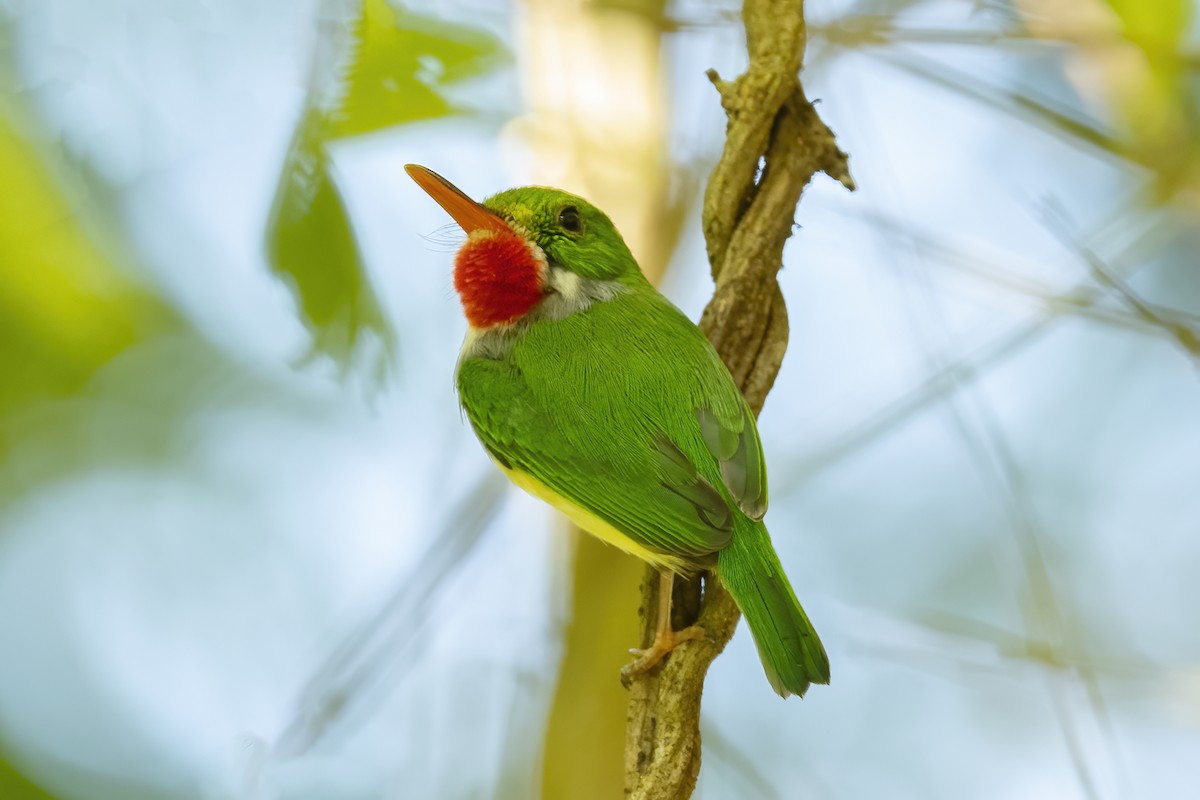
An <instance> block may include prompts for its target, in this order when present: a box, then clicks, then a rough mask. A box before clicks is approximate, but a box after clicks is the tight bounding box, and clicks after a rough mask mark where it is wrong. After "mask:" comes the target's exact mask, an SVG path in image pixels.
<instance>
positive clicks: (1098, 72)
mask: <svg viewBox="0 0 1200 800" xmlns="http://www.w3.org/2000/svg"><path fill="white" fill-rule="evenodd" d="M1016 5H1017V7H1018V8H1019V9H1020V10H1021V12H1022V18H1023V21H1024V22H1025V24H1026V26H1027V27H1028V28H1029V30H1030V32H1031V33H1033V34H1034V35H1035V36H1038V37H1042V38H1046V39H1060V40H1063V41H1067V42H1071V43H1072V46H1071V48H1070V50H1069V51H1067V53H1066V56H1065V62H1064V73H1065V76H1066V77H1067V79H1068V80H1070V81H1071V83H1072V84H1073V86H1074V87H1075V88H1076V89H1077V90H1078V91H1079V93H1080V95H1081V96H1083V98H1084V99H1085V100H1087V101H1089V102H1090V103H1091V104H1092V105H1093V106H1096V105H1099V106H1102V107H1104V108H1105V109H1106V110H1107V111H1108V112H1109V115H1110V116H1111V123H1110V124H1111V125H1112V127H1113V128H1114V130H1115V131H1116V136H1117V138H1118V140H1119V141H1120V144H1121V150H1122V152H1123V154H1124V155H1125V156H1126V157H1127V158H1129V159H1131V160H1132V161H1134V162H1136V163H1139V164H1142V165H1144V166H1146V167H1148V168H1149V169H1151V170H1153V172H1154V173H1155V176H1156V179H1157V180H1156V188H1157V193H1158V197H1159V199H1160V200H1168V199H1170V198H1171V197H1173V196H1174V195H1176V194H1177V193H1178V192H1179V191H1180V190H1184V189H1190V190H1193V191H1194V190H1196V189H1197V188H1200V108H1198V107H1197V97H1196V93H1195V91H1194V89H1193V88H1192V82H1193V80H1194V76H1193V74H1192V73H1193V72H1194V69H1195V63H1194V61H1195V59H1194V58H1191V57H1189V56H1188V55H1187V54H1186V53H1184V51H1183V50H1182V48H1183V47H1184V45H1185V44H1186V40H1185V37H1186V34H1187V31H1188V29H1189V26H1190V24H1191V17H1192V12H1193V9H1192V7H1191V3H1190V2H1189V0H1157V2H1150V3H1147V2H1144V1H1143V0H1062V2H1057V3H1049V4H1047V3H1038V2H1034V1H1033V0H1018V2H1017V4H1016Z"/></svg>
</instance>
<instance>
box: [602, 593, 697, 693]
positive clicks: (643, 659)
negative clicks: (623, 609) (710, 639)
mask: <svg viewBox="0 0 1200 800" xmlns="http://www.w3.org/2000/svg"><path fill="white" fill-rule="evenodd" d="M658 580H659V583H658V618H657V620H656V624H655V630H654V641H653V642H651V643H650V646H649V647H647V648H646V649H645V650H638V649H633V650H630V651H629V652H631V653H633V654H634V655H635V656H637V658H635V659H634V660H633V661H630V662H629V663H628V664H626V665H625V666H624V667H622V668H621V683H623V684H625V686H626V687H628V686H629V682H630V681H631V680H632V679H633V678H634V677H636V676H638V675H641V674H642V673H643V672H645V671H646V670H648V669H650V668H651V667H653V666H654V665H655V664H657V663H658V662H659V661H662V660H663V657H664V656H666V655H667V653H669V652H671V651H672V650H674V649H675V648H676V647H677V646H678V645H680V644H682V643H683V642H686V641H689V640H691V639H701V638H703V637H704V628H701V627H700V626H699V625H692V626H690V627H688V628H684V629H683V630H681V631H676V630H673V629H672V628H671V591H672V589H674V588H675V574H674V573H673V572H669V571H667V570H661V571H659V573H658Z"/></svg>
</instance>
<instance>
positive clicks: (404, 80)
mask: <svg viewBox="0 0 1200 800" xmlns="http://www.w3.org/2000/svg"><path fill="white" fill-rule="evenodd" d="M354 40H355V41H354V50H353V57H352V59H351V62H350V66H349V69H348V71H347V73H346V80H347V82H348V90H347V91H346V93H345V96H344V99H343V100H342V102H341V103H340V104H339V105H338V108H337V110H336V111H334V112H333V113H332V114H331V120H330V130H329V136H330V138H337V137H342V136H356V135H359V134H364V133H370V132H372V131H377V130H380V129H381V128H386V127H390V126H392V125H400V124H403V123H405V122H413V121H415V120H420V119H432V118H435V117H441V116H445V115H446V114H449V113H451V111H453V110H454V109H453V107H452V106H451V105H450V104H449V103H448V102H447V101H446V100H445V99H444V98H443V97H442V96H441V95H440V94H439V93H438V92H437V87H438V85H439V84H443V83H449V82H452V81H456V80H460V79H462V78H467V77H471V76H474V75H478V74H481V73H483V72H485V71H487V70H488V69H489V68H490V67H491V66H493V65H494V64H496V63H498V58H499V55H500V53H501V49H500V44H499V43H498V42H497V41H496V40H495V39H494V38H492V37H491V36H487V35H485V34H482V33H479V32H476V31H471V30H468V29H466V28H461V27H457V26H452V25H448V24H446V23H444V22H438V21H436V20H432V19H430V18H428V17H422V16H420V15H417V14H413V13H409V12H405V11H400V12H398V11H395V10H393V9H392V8H391V7H390V6H389V5H388V4H387V2H386V1H385V0H365V2H364V3H363V13H362V15H361V16H360V17H359V19H358V21H357V23H355V26H354Z"/></svg>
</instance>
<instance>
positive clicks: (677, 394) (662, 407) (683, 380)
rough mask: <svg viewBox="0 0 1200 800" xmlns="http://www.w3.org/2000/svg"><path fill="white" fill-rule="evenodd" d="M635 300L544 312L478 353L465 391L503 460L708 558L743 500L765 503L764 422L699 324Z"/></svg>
mask: <svg viewBox="0 0 1200 800" xmlns="http://www.w3.org/2000/svg"><path fill="white" fill-rule="evenodd" d="M634 299H635V300H637V301H639V302H645V301H646V300H647V298H634ZM628 300H630V298H618V299H617V300H613V301H610V302H607V303H602V304H599V305H597V306H594V307H593V308H591V309H589V310H588V311H587V312H586V313H580V314H575V315H573V316H571V317H568V318H567V319H564V320H558V321H554V322H543V323H538V324H536V325H534V326H532V327H531V328H530V329H528V330H527V331H526V332H525V334H524V335H523V336H522V338H521V339H520V340H519V341H518V342H517V343H516V345H515V346H514V347H513V348H512V351H511V352H510V353H509V354H507V355H506V356H505V357H503V358H501V359H498V360H497V359H491V358H467V359H465V360H464V361H463V362H462V363H461V364H460V367H459V373H458V387H459V395H460V398H461V400H462V405H463V408H464V410H465V411H466V414H467V417H468V419H469V420H470V421H471V424H472V427H473V428H474V429H475V431H476V433H477V435H478V436H479V439H480V440H481V442H482V443H483V445H484V447H485V448H487V450H488V452H489V453H491V455H492V457H493V458H495V459H496V460H497V461H498V462H500V463H501V464H502V465H504V466H505V467H507V468H510V469H516V470H519V471H522V472H527V473H529V474H530V475H532V476H533V477H535V478H536V479H537V480H538V481H540V482H541V483H544V484H545V485H546V486H548V487H549V488H551V489H552V490H554V491H555V492H557V493H558V494H561V495H562V496H564V497H566V498H567V499H569V500H571V501H572V502H573V503H575V504H577V505H579V506H582V507H583V508H585V509H587V510H588V511H590V512H591V513H593V514H595V515H596V516H598V517H600V518H601V519H603V520H605V521H606V522H608V523H609V524H611V525H613V526H614V527H615V528H617V529H618V530H619V531H621V532H622V533H624V534H625V535H627V536H629V537H630V538H631V539H633V540H634V541H635V542H637V543H638V544H640V545H642V546H643V547H646V548H648V549H650V550H653V551H656V552H660V553H664V554H667V555H669V556H672V557H676V558H683V559H684V560H686V561H687V562H689V563H691V564H693V565H695V566H705V565H708V564H710V563H711V556H712V554H714V553H715V552H717V551H718V550H720V549H721V548H723V547H725V545H727V544H728V543H729V540H730V537H731V536H732V531H733V521H734V514H737V513H745V514H747V515H748V516H751V517H753V518H756V519H757V518H761V517H762V515H763V513H765V511H766V498H767V488H766V471H765V467H764V465H763V460H762V451H761V447H760V445H759V440H758V433H757V431H756V430H755V427H754V420H753V417H752V416H751V415H750V412H749V410H748V409H747V407H746V404H745V402H744V401H743V400H742V397H741V395H740V394H739V393H738V391H737V389H736V387H735V386H734V384H733V380H732V378H730V376H729V373H728V371H727V370H726V369H725V366H724V365H723V364H722V363H721V362H720V359H719V358H718V357H717V356H716V353H715V352H713V350H712V348H711V346H710V345H709V344H708V342H707V340H705V339H704V337H703V335H702V334H701V333H700V332H699V331H698V330H697V329H696V328H695V326H694V325H692V323H691V322H690V321H689V320H687V318H686V317H684V316H683V315H682V314H681V313H680V312H679V311H678V310H677V309H675V308H674V306H671V305H670V304H669V303H667V302H666V301H665V300H662V299H661V298H656V300H657V302H654V301H655V298H649V300H651V302H652V303H653V305H652V306H651V308H649V309H639V308H638V306H637V304H636V303H635V304H634V308H632V309H631V308H629V303H626V304H625V305H624V306H622V305H621V304H622V302H623V301H628ZM664 307H665V308H664ZM639 310H641V311H642V313H641V314H638V313H634V312H637V311H639ZM664 315H665V317H666V318H665V320H663V319H660V318H656V317H662V316H664ZM631 317H632V318H633V319H635V320H637V321H641V322H642V324H643V325H645V323H646V321H647V318H648V319H649V322H650V323H652V324H653V325H654V326H655V328H654V329H651V330H650V331H647V330H646V329H645V328H641V329H639V327H638V326H637V325H636V324H635V325H631V324H630V323H629V319H630V318H631ZM664 325H665V328H666V329H665V330H661V329H658V328H660V327H661V326H664Z"/></svg>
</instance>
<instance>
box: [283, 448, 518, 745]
mask: <svg viewBox="0 0 1200 800" xmlns="http://www.w3.org/2000/svg"><path fill="white" fill-rule="evenodd" d="M506 486H507V483H506V482H505V481H504V480H503V478H502V477H501V476H500V475H499V473H496V472H494V471H492V470H489V471H488V472H487V473H486V474H485V475H484V476H483V477H482V478H481V479H480V480H479V481H478V482H477V483H476V484H475V486H474V487H473V488H472V489H471V490H470V491H469V492H467V493H466V494H465V495H464V496H463V497H462V499H461V500H459V502H458V504H457V505H456V506H455V508H454V511H453V513H452V514H451V515H450V516H449V517H448V518H447V522H446V524H445V530H444V531H443V532H441V533H439V534H438V535H436V536H434V537H433V540H432V543H431V544H430V546H429V548H428V550H427V551H426V552H425V553H424V554H422V555H421V557H420V558H419V559H417V560H416V561H415V562H414V563H416V564H419V565H420V569H417V570H414V571H412V572H411V574H410V575H407V576H406V577H405V580H404V581H403V582H402V583H400V584H399V585H398V586H397V587H396V590H395V591H394V592H393V593H392V595H391V596H390V597H389V598H388V599H387V600H386V601H385V602H384V603H383V604H382V605H381V606H380V608H379V610H378V611H377V612H376V613H375V614H374V615H372V616H371V617H370V618H369V619H367V620H365V621H364V623H363V624H362V625H361V626H360V627H359V628H358V629H357V630H354V631H352V632H351V633H350V635H349V636H347V637H346V638H345V639H344V640H343V641H342V642H341V643H340V644H339V645H338V646H337V648H335V649H334V651H333V652H332V653H331V654H330V655H329V657H328V658H327V659H326V660H325V662H324V663H323V664H322V665H321V666H320V667H319V668H318V669H317V670H316V671H315V672H314V673H313V675H312V677H311V678H310V679H309V681H308V683H307V684H306V685H305V686H304V688H303V689H302V690H301V692H300V696H299V697H298V699H297V702H296V708H295V711H294V713H293V716H292V718H291V720H290V721H289V722H288V724H287V727H286V728H285V729H284V731H283V733H282V734H280V736H279V738H278V739H277V740H276V742H275V743H274V745H273V746H272V748H271V756H272V757H273V758H274V759H277V760H287V759H291V758H296V757H298V756H301V755H303V754H305V753H307V752H308V751H309V750H311V749H312V748H313V747H314V746H315V745H316V744H317V743H319V742H321V741H322V740H324V739H325V738H327V737H328V735H329V733H330V731H331V730H333V729H334V728H335V727H337V726H338V725H339V724H344V723H345V721H346V719H347V718H348V717H350V716H351V715H352V714H354V713H360V714H369V713H370V712H371V708H372V706H371V705H369V704H368V702H367V701H368V700H370V699H372V698H373V696H374V695H373V694H372V690H374V689H378V688H379V687H380V686H381V685H383V683H384V681H385V679H386V678H388V677H395V674H394V673H395V671H396V668H397V665H398V664H402V663H404V659H402V658H401V656H402V655H403V654H405V653H406V652H408V651H410V650H411V648H412V646H413V643H414V642H415V641H416V640H417V637H418V635H419V634H420V632H421V631H422V630H423V628H424V623H423V621H424V620H428V619H429V618H430V608H431V607H432V605H433V603H434V602H435V601H436V600H437V599H438V598H439V597H440V592H441V591H442V587H443V586H444V584H445V582H446V581H447V579H449V578H450V576H451V575H453V574H455V572H456V571H457V570H458V568H459V567H460V566H461V565H462V564H463V562H464V561H466V559H467V557H468V556H469V555H470V554H471V552H472V551H473V550H474V549H475V546H476V545H477V544H478V543H479V541H480V540H481V539H482V537H483V534H484V532H485V531H486V530H487V526H488V524H489V523H490V522H491V521H492V519H493V518H495V516H496V514H497V513H498V512H499V510H500V507H501V504H502V502H503V500H504V498H505V496H506V495H505V492H504V490H505V488H506Z"/></svg>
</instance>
